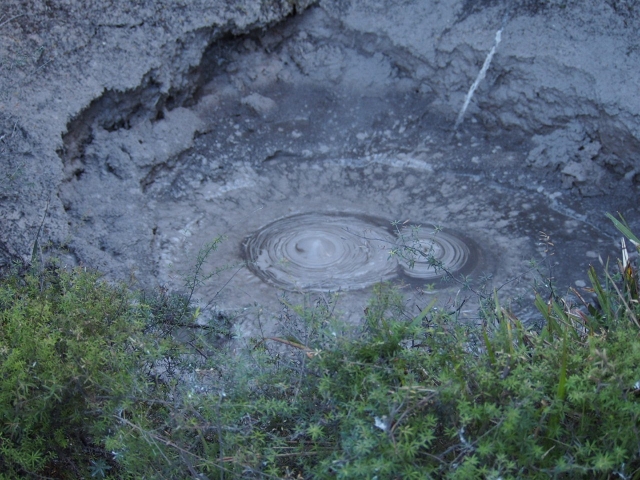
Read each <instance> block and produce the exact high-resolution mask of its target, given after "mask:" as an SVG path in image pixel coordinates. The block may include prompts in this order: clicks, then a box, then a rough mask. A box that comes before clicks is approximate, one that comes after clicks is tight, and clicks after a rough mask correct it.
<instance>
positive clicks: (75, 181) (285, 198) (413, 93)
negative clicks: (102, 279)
mask: <svg viewBox="0 0 640 480" xmlns="http://www.w3.org/2000/svg"><path fill="white" fill-rule="evenodd" d="M374 3H375V2H374ZM378 3H380V2H378ZM378 3H375V5H373V6H371V5H369V4H368V3H366V2H364V3H359V2H354V4H353V5H351V6H349V7H346V6H345V5H343V3H341V2H332V1H325V2H319V5H317V6H312V7H310V8H309V9H307V10H306V11H304V12H301V13H299V14H298V15H296V16H293V17H291V18H288V19H286V20H283V21H282V22H281V23H279V24H277V25H275V26H270V27H269V28H264V29H258V30H253V31H250V32H248V33H242V34H237V35H231V36H227V37H224V38H216V40H215V41H212V42H211V43H210V44H209V45H208V46H206V48H205V47H202V49H203V50H202V57H201V58H200V60H199V61H197V62H196V61H194V60H192V59H191V60H189V62H191V63H188V65H189V67H188V69H187V67H184V68H185V69H187V70H186V71H187V73H186V74H185V75H184V77H183V78H182V80H181V82H182V83H181V84H180V85H178V86H172V87H171V88H168V87H166V86H164V87H163V86H162V81H161V80H159V78H160V73H157V72H156V74H154V75H156V77H157V78H156V77H154V76H153V75H151V76H150V77H146V80H145V81H144V82H142V83H141V84H140V85H139V86H138V87H136V88H135V89H121V90H115V89H114V90H109V91H105V92H104V93H103V94H102V96H101V97H98V98H96V99H95V100H94V101H92V102H91V103H90V104H88V105H87V106H86V107H85V108H84V109H83V110H81V111H80V113H78V114H77V115H75V116H74V117H73V118H72V119H71V120H70V121H69V123H68V124H67V127H66V128H67V130H66V133H65V134H64V135H63V136H62V146H61V147H59V148H58V150H57V153H58V155H59V159H60V160H61V161H62V165H63V173H62V177H63V179H62V181H61V183H60V185H59V188H58V190H57V191H56V192H55V199H59V202H60V211H61V212H62V213H60V212H58V213H55V208H54V207H52V212H54V213H52V214H51V215H52V218H60V219H62V220H60V223H61V224H64V229H63V228H62V227H61V228H60V232H63V233H59V234H58V237H57V240H55V241H52V243H53V244H55V248H52V249H51V251H52V252H53V253H55V254H56V255H58V256H60V257H61V258H62V260H63V261H64V262H65V263H67V264H69V265H74V264H81V263H84V264H89V265H91V266H93V267H96V268H98V269H100V270H102V271H104V272H106V273H107V275H108V276H109V277H110V278H114V279H122V278H130V279H135V280H136V281H138V282H139V283H140V284H141V285H143V286H145V287H148V288H157V287H159V286H163V287H167V288H170V289H178V290H179V289H181V288H183V286H184V279H185V278H186V276H188V275H189V274H190V273H192V272H193V268H194V264H195V263H196V259H197V257H198V253H199V251H200V250H201V249H202V248H203V246H205V245H206V244H207V243H208V242H211V241H212V240H213V239H215V238H216V237H217V236H220V235H222V236H224V237H225V240H224V242H223V243H222V244H221V246H220V248H219V249H218V250H217V251H216V252H215V253H214V254H213V255H212V256H211V258H210V259H208V261H207V263H206V265H205V266H206V269H207V271H213V270H215V269H221V271H220V273H219V274H218V275H216V276H215V277H214V278H212V279H211V280H210V281H209V282H207V283H206V284H205V285H204V286H202V287H201V288H199V289H198V290H197V292H196V294H197V296H198V298H199V299H200V301H201V302H202V304H207V305H213V306H214V309H215V311H216V312H221V313H223V314H228V315H229V316H232V317H233V318H234V319H235V321H236V323H237V324H238V326H239V331H240V333H242V334H249V333H266V332H267V331H269V329H272V328H274V319H277V318H278V316H279V315H280V312H281V311H282V303H281V300H282V299H286V300H287V301H288V302H291V303H297V302H303V301H316V300H318V301H331V302H335V308H336V309H337V311H339V312H341V313H342V314H344V316H345V317H346V318H349V319H352V320H353V321H354V322H357V321H358V319H359V318H360V317H361V314H362V311H363V309H364V308H365V306H366V302H367V300H368V299H369V298H370V295H371V289H372V285H373V284H375V283H376V282H379V281H388V282H392V283H395V284H396V285H398V286H399V288H401V289H402V290H403V292H404V293H405V296H406V302H407V309H408V310H407V311H408V312H416V313H417V312H419V311H420V310H421V309H422V307H424V306H425V305H426V304H427V303H428V302H429V301H431V299H432V298H433V297H434V296H435V297H437V298H438V302H439V305H441V307H442V308H447V309H451V310H457V311H459V312H460V314H461V317H462V318H466V319H469V320H470V321H474V320H476V319H477V315H478V314H477V300H478V298H477V296H476V295H475V294H473V293H472V292H473V291H476V292H478V291H484V292H492V291H493V290H494V289H496V290H498V291H499V294H500V297H501V299H502V301H503V302H504V304H505V305H508V306H509V307H510V308H512V309H513V310H514V311H516V313H518V314H519V315H521V316H522V318H525V319H528V318H533V317H534V315H532V312H531V299H532V298H533V287H532V282H534V281H539V282H542V284H545V283H546V282H547V279H548V278H552V279H553V281H554V282H555V284H556V286H557V288H558V290H559V291H560V292H566V291H567V290H568V289H569V288H570V287H576V288H582V287H584V286H585V285H586V284H587V283H588V279H587V273H586V272H587V269H588V266H589V265H590V264H594V265H599V258H602V259H604V260H606V259H607V258H608V257H610V256H614V255H616V254H617V249H618V246H617V235H616V234H615V233H614V231H613V229H612V228H611V226H610V225H609V224H608V223H607V222H606V220H605V219H604V213H605V212H615V211H616V210H620V211H624V212H627V213H628V214H630V216H631V218H630V221H631V223H632V224H633V223H634V222H635V221H636V219H635V218H634V213H636V212H637V202H636V200H637V194H638V183H639V182H638V181H637V177H638V175H636V167H635V163H634V160H633V158H635V157H634V155H635V154H636V153H637V151H640V148H638V145H640V143H638V142H637V138H636V135H635V133H633V129H634V128H636V127H637V125H636V124H635V123H634V122H635V120H634V118H635V117H633V115H631V114H628V112H626V113H625V112H622V111H621V110H615V109H613V108H609V106H608V105H605V106H598V105H596V104H595V103H594V102H595V100H593V98H590V99H589V100H585V98H586V96H587V95H591V93H589V92H591V91H592V83H593V82H591V81H589V82H586V83H584V85H587V86H588V87H587V86H585V87H584V89H583V90H584V92H586V93H584V92H583V90H580V89H581V88H582V85H583V83H580V82H582V81H583V75H582V73H580V72H582V71H581V70H579V69H577V67H576V69H577V70H575V71H574V70H571V68H574V67H571V68H568V67H567V69H565V68H564V66H563V65H562V61H563V60H553V62H556V63H553V62H552V61H551V60H549V59H548V58H547V59H546V60H545V62H548V63H549V65H550V66H547V64H546V63H543V62H537V63H536V62H532V61H529V58H530V57H528V56H527V55H529V53H527V52H525V53H523V51H524V50H523V49H526V48H529V45H531V42H530V41H529V40H526V39H527V38H529V39H531V38H535V39H546V37H544V36H543V35H541V34H540V33H539V32H538V31H536V28H537V29H542V28H546V26H547V25H548V22H547V20H546V19H545V17H544V16H542V15H540V16H537V17H536V16H535V15H537V10H536V12H533V10H531V9H529V10H527V9H526V8H524V7H523V9H521V10H518V9H515V10H513V11H512V12H511V15H512V17H510V20H509V22H508V23H504V24H503V23H501V21H502V20H501V19H503V18H505V17H504V8H502V6H501V3H500V2H493V3H492V2H489V4H488V5H487V8H486V9H484V10H482V11H479V10H477V9H475V8H474V7H472V6H470V5H469V4H468V3H465V2H455V1H450V2H443V3H439V2H436V3H434V5H432V6H431V7H432V8H429V9H425V8H423V7H421V6H419V5H413V6H406V5H404V6H403V5H398V4H397V2H391V1H389V2H382V3H384V4H385V5H386V7H385V6H383V5H378ZM523 5H524V4H523ZM590 5H591V4H590ZM527 8H528V7H527ZM593 8H595V7H593ZM558 12H560V11H553V12H552V15H554V17H553V18H554V19H560V20H561V19H562V18H561V17H560V16H559V15H560V13H558ZM534 13H535V15H534ZM550 15H551V14H550ZM585 15H586V14H585ZM567 18H569V17H567ZM612 18H613V17H612ZM418 19H420V22H423V23H421V24H420V28H423V27H424V29H425V30H424V32H423V34H419V31H418V29H417V24H416V23H415V22H417V21H418ZM563 21H565V22H569V20H567V19H565V20H563ZM612 21H613V20H612ZM536 22H537V23H536ZM531 25H533V26H531ZM536 25H537V26H536ZM603 25H604V24H603ZM481 26H482V28H480V27H481ZM452 28H453V29H454V30H451V29H452ZM456 28H457V29H460V30H459V31H457V30H455V29H456ZM498 28H501V29H502V30H501V33H502V41H501V43H500V45H498V43H497V42H495V45H494V43H493V42H494V36H495V35H496V31H497V29H498ZM576 28H577V27H576ZM603 29H604V27H603ZM556 30H557V31H555V30H554V32H556V33H554V35H563V34H564V31H563V30H562V29H556ZM438 32H439V33H438ZM451 32H454V33H451ZM455 32H457V33H455ZM465 32H466V33H465ZM558 32H561V33H558ZM465 35H473V36H472V37H468V40H466V41H467V43H465V44H460V41H461V40H460V39H461V38H467V37H466V36H465ZM527 35H529V37H527ZM523 38H524V40H523ZM563 38H564V37H563ZM572 38H573V37H572ZM621 38H622V37H621ZM540 41H542V40H540ZM566 41H567V42H569V40H566ZM571 41H573V40H571ZM620 41H622V40H620ZM456 42H457V43H456ZM474 42H476V43H474ZM518 42H521V43H518ZM550 42H551V43H553V42H552V41H550ZM434 45H436V46H437V48H436V47H434ZM492 45H493V50H491V48H492ZM543 46H544V45H543ZM547 47H548V48H551V47H550V45H547ZM538 48H542V47H538ZM430 49H433V50H430ZM489 51H491V52H492V53H491V55H492V56H493V54H495V56H494V57H493V62H492V63H491V65H489V64H488V63H487V62H486V58H487V54H488V52H489ZM563 52H565V50H563ZM566 52H570V50H566ZM630 52H631V53H629V54H628V55H627V57H629V58H628V59H626V60H625V61H626V62H629V65H634V63H633V59H632V58H631V57H632V56H634V55H636V53H634V52H635V51H634V50H630ZM567 55H569V53H567ZM571 55H572V57H571V58H572V59H573V58H577V54H576V53H575V52H574V53H572V54H571ZM545 58H546V57H545ZM567 58H568V57H567ZM585 58H586V57H585ZM565 61H567V62H568V61H569V60H567V59H565ZM585 61H586V60H585ZM483 62H485V63H484V65H486V67H487V68H485V70H486V71H485V72H484V73H486V78H485V79H484V80H483V82H481V83H478V84H477V85H475V86H476V87H478V88H477V91H475V94H474V97H473V98H471V101H470V102H468V103H469V110H468V112H466V115H465V117H464V118H462V117H460V116H458V114H459V111H460V107H461V105H462V103H463V101H467V100H469V97H468V93H467V92H468V91H469V87H470V86H471V84H472V82H473V80H474V79H475V78H476V76H477V75H478V72H479V70H480V68H481V67H482V66H483ZM587 63H588V62H587ZM630 68H631V67H630ZM161 71H162V69H161V68H160V70H158V72H161ZM541 72H542V73H541ZM558 72H562V75H565V76H566V79H565V80H566V82H565V83H562V82H561V81H560V80H558V78H560V77H562V75H560V74H559V73H558ZM576 72H577V73H576ZM562 78H564V77H562ZM596 80H597V81H599V80H598V79H596ZM597 81H596V83H597ZM178 83H179V82H178ZM607 85H608V84H607ZM603 88H609V86H607V87H603ZM611 88H614V87H611ZM617 91H618V92H622V91H624V89H622V88H618V89H617ZM532 92H534V93H532ZM562 92H565V93H562ZM567 92H569V93H570V94H571V95H574V97H571V95H570V94H569V93H567ZM572 92H573V93H572ZM575 92H578V93H575ZM580 92H583V93H580ZM465 95H467V99H465ZM580 95H583V96H582V97H581V96H580ZM598 95H600V97H598ZM593 96H594V97H598V98H604V97H603V94H601V93H599V94H593ZM603 101H604V100H603ZM594 105H595V106H594ZM581 108H582V109H583V110H580V109H581ZM614 110H615V112H614V113H611V112H613V111H614ZM631 110H633V109H631ZM456 117H457V118H458V121H457V122H456ZM636 123H637V122H636ZM454 124H459V128H457V129H456V132H455V134H454V132H453V129H454ZM639 131H640V130H639ZM54 215H58V217H54ZM407 247H409V248H407ZM412 250H413V252H414V253H418V255H417V256H415V255H414V256H413V257H412V258H403V256H404V255H405V254H407V252H409V253H410V252H411V251H412ZM420 252H422V253H425V254H426V255H425V256H421V255H420ZM534 264H535V265H536V266H535V267H534V266H532V265H534ZM436 267H437V268H436ZM440 267H445V269H446V271H447V272H449V273H451V274H453V278H450V276H449V275H445V273H444V271H443V270H442V269H441V268H440ZM465 285H467V286H470V287H471V290H469V289H468V288H465ZM545 288H546V287H544V286H542V287H541V289H542V290H544V289H545Z"/></svg>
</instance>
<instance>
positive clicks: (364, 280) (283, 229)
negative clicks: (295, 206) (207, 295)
mask: <svg viewBox="0 0 640 480" xmlns="http://www.w3.org/2000/svg"><path fill="white" fill-rule="evenodd" d="M395 241H396V238H395V236H394V235H393V234H392V233H391V232H390V231H389V229H387V228H385V227H384V226H382V223H381V222H376V221H375V220H373V219H371V218H369V217H366V216H361V215H353V214H346V213H339V214H331V213H306V214H299V215H293V216H290V217H286V218H282V219H280V220H277V221H275V222H273V223H271V224H269V225H267V226H266V227H264V228H262V229H261V230H259V231H257V232H256V233H254V234H253V235H250V236H249V237H247V238H246V239H245V242H244V253H245V257H246V259H247V261H248V262H247V263H248V265H249V268H250V269H251V270H252V271H253V272H254V273H255V274H256V275H258V276H259V277H260V278H262V279H263V280H264V281H266V282H267V283H270V284H272V285H274V286H277V287H279V288H283V289H286V290H293V291H297V290H306V291H336V290H339V289H340V290H356V289H361V288H366V287H368V286H370V285H372V284H374V283H377V282H381V281H386V280H390V279H392V278H393V277H395V276H396V274H397V262H396V261H395V260H394V259H393V258H390V256H389V250H390V249H391V248H392V246H393V244H394V243H395Z"/></svg>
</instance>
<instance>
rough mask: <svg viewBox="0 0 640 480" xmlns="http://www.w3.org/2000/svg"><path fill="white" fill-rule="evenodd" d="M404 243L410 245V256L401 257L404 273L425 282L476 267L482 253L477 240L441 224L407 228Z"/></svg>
mask: <svg viewBox="0 0 640 480" xmlns="http://www.w3.org/2000/svg"><path fill="white" fill-rule="evenodd" d="M400 233H401V235H400V236H401V238H402V239H403V240H402V242H401V243H402V244H404V245H406V246H408V247H409V249H406V251H408V252H409V255H408V256H407V258H403V259H402V260H401V261H400V267H401V268H402V273H403V274H404V275H406V276H407V277H409V278H411V279H415V280H422V281H425V282H429V281H434V280H438V279H440V278H442V277H444V276H446V275H449V274H451V275H454V274H460V273H465V272H467V271H470V270H472V269H473V267H474V266H475V264H476V261H477V258H478V253H477V251H476V250H477V249H476V248H475V247H474V246H473V243H472V242H471V241H469V240H463V239H462V238H460V237H457V236H455V235H452V234H451V233H449V232H443V231H442V230H440V229H439V228H436V229H435V230H432V231H429V230H428V229H425V228H416V227H414V228H412V229H409V228H406V227H405V228H403V229H402V231H401V232H400Z"/></svg>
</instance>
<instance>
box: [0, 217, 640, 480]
mask: <svg viewBox="0 0 640 480" xmlns="http://www.w3.org/2000/svg"><path fill="white" fill-rule="evenodd" d="M616 222H617V223H616V224H617V226H618V227H619V228H620V229H621V230H622V231H623V233H624V234H625V235H626V237H627V239H628V241H629V242H630V245H631V244H633V245H636V246H637V244H636V243H635V242H638V239H637V238H636V237H634V236H633V234H632V233H631V232H630V231H629V230H628V229H627V228H626V226H625V224H624V223H623V222H620V221H616ZM212 249H213V246H212ZM589 276H590V279H591V288H590V289H585V290H583V291H582V292H575V293H574V295H573V296H572V297H571V298H569V297H566V298H561V297H558V296H555V295H551V296H550V297H547V296H545V298H543V297H542V296H540V295H537V297H536V301H535V303H536V307H537V308H538V310H539V312H540V315H541V317H542V318H543V319H544V328H542V329H539V330H535V329H527V328H525V326H524V325H523V324H522V323H521V322H520V321H519V320H518V319H517V318H515V317H514V315H513V314H511V313H510V312H509V311H508V310H506V309H505V308H503V307H501V306H500V304H499V302H497V301H496V300H494V302H493V303H491V304H490V306H487V305H489V304H487V303H484V305H485V306H484V307H483V311H482V312H481V313H482V317H483V319H484V321H483V322H482V323H483V324H482V325H479V326H465V325H461V324H460V322H458V321H457V319H456V318H455V316H454V315H453V314H449V313H446V312H444V311H442V310H440V309H437V308H436V307H435V305H434V304H432V305H427V306H425V307H424V309H423V310H422V312H421V313H419V314H418V315H417V316H414V315H407V312H406V311H405V309H404V306H403V301H402V298H401V296H400V294H399V293H398V292H397V291H396V290H394V289H393V288H392V287H391V286H389V285H379V286H377V287H376V289H375V292H374V295H373V297H372V300H371V302H370V304H369V306H368V308H367V309H366V311H365V312H364V314H363V322H362V325H361V326H358V327H355V326H349V325H347V324H346V323H344V322H341V321H340V318H339V315H337V314H336V313H335V310H334V309H333V308H332V307H333V306H332V304H331V302H312V301H310V302H309V304H307V305H302V306H296V305H290V304H288V303H286V302H283V314H282V318H281V334H280V335H279V336H278V337H271V338H254V339H251V340H247V341H243V340H234V341H232V342H226V341H225V337H228V336H229V335H230V333H229V328H228V325H227V324H225V323H224V319H218V318H213V319H212V320H210V321H208V322H204V321H203V319H202V318H201V317H203V315H201V312H200V311H199V310H198V309H197V308H195V307H193V306H192V305H191V304H190V302H189V298H188V297H184V296H179V295H172V294H170V293H169V292H165V291H158V292H154V293H152V294H149V293H141V292H131V290H130V289H127V288H124V287H123V286H114V285H111V284H108V283H106V282H104V281H102V280H101V279H100V276H99V275H98V274H97V273H95V272H90V271H88V270H85V269H75V270H72V271H67V270H65V269H63V268H59V267H57V266H55V265H54V266H50V267H48V268H47V269H38V268H30V269H28V270H27V271H22V272H19V271H17V270H16V271H14V272H12V273H10V274H8V275H6V276H5V278H4V279H3V280H2V282H1V284H0V479H12V478H91V477H93V478H113V479H116V478H118V479H119V478H148V479H151V478H197V479H204V478H208V479H225V478H226V479H231V478H291V479H301V478H349V479H353V478H362V479H374V478H378V479H395V478H398V479H411V478H416V479H423V478H451V479H455V478H460V479H468V478H494V479H499V478H500V479H507V478H572V479H573V478H602V479H607V478H621V479H638V478H640V432H639V428H640V421H639V420H640V323H639V317H640V307H639V305H638V297H639V294H640V292H639V287H638V281H639V279H638V271H637V268H636V265H635V261H634V260H633V259H630V258H629V257H628V256H627V255H626V253H625V254H624V255H623V258H622V259H621V260H620V261H619V262H618V263H617V264H616V265H614V266H612V267H611V269H610V271H609V272H606V273H605V274H604V275H601V276H600V278H599V276H598V275H597V274H596V271H595V270H594V269H591V270H590V272H589ZM199 278H201V277H199V276H198V274H196V275H195V276H194V278H193V279H191V280H190V281H191V283H190V285H194V284H195V282H197V281H198V279H199Z"/></svg>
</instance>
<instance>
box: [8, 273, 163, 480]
mask: <svg viewBox="0 0 640 480" xmlns="http://www.w3.org/2000/svg"><path fill="white" fill-rule="evenodd" d="M146 317H147V312H146V311H145V306H144V305H140V304H137V305H136V304H135V303H133V302H132V296H131V295H130V294H129V293H128V292H127V291H126V290H125V289H124V288H123V287H114V286H110V285H108V284H106V283H104V282H102V281H100V277H99V275H98V274H96V273H93V272H87V271H85V270H84V269H76V270H73V271H70V272H68V271H65V270H63V269H58V268H52V269H49V270H47V271H44V272H41V273H36V272H35V271H31V272H29V273H27V274H26V275H17V274H14V275H11V276H10V277H9V278H6V279H4V281H3V282H2V284H1V285H0V471H2V472H4V473H3V475H4V478H14V477H21V478H26V477H30V476H33V477H34V478H35V477H37V476H38V475H44V476H49V477H51V476H53V477H56V478H78V477H80V476H83V475H85V474H87V473H88V472H89V469H90V468H91V466H92V467H93V472H94V476H95V472H97V471H98V470H101V471H103V472H106V471H108V469H109V468H112V467H116V465H115V464H114V463H113V462H112V458H111V456H106V453H105V451H104V449H102V448H100V441H101V439H102V438H103V437H104V436H106V435H108V434H109V432H110V429H111V428H112V426H113V425H114V424H115V423H116V422H115V420H114V415H116V414H117V412H121V411H123V410H124V409H126V405H127V404H129V403H131V402H134V401H135V400H134V399H135V398H136V396H137V395H138V394H139V393H140V392H146V391H147V390H148V385H147V381H148V380H147V378H146V377H145V375H144V369H145V368H148V367H149V366H150V365H152V364H153V362H154V360H155V359H156V358H158V357H159V356H160V355H161V354H162V348H161V345H159V344H155V343H154V339H153V337H151V336H144V335H143V330H144V327H145V319H146ZM92 462H93V463H92ZM105 462H106V463H105ZM100 465H105V467H104V468H102V469H98V466H100ZM107 467H108V468H107ZM97 469H98V470H97Z"/></svg>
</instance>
